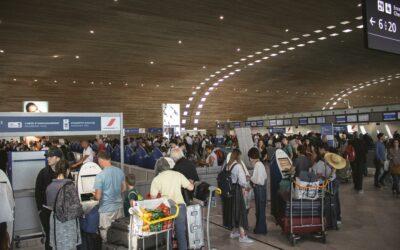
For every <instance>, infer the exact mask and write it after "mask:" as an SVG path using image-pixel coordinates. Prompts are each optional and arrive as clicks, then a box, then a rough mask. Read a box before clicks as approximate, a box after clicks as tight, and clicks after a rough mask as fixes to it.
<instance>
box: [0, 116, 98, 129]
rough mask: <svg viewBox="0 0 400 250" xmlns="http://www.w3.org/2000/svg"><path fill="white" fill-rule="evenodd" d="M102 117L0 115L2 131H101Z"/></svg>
mask: <svg viewBox="0 0 400 250" xmlns="http://www.w3.org/2000/svg"><path fill="white" fill-rule="evenodd" d="M101 127H102V126H101V117H79V116H70V117H69V116H43V117H41V116H0V133H24V132H68V131H101Z"/></svg>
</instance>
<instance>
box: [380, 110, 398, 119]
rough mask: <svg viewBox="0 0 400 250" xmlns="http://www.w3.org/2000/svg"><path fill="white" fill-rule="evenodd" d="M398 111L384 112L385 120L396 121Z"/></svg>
mask: <svg viewBox="0 0 400 250" xmlns="http://www.w3.org/2000/svg"><path fill="white" fill-rule="evenodd" d="M397 116H398V115H397V113H396V112H386V113H383V120H384V121H395V120H397Z"/></svg>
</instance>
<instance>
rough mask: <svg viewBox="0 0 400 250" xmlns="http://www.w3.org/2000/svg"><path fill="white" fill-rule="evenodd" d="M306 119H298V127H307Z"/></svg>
mask: <svg viewBox="0 0 400 250" xmlns="http://www.w3.org/2000/svg"><path fill="white" fill-rule="evenodd" d="M307 121H308V120H307V118H299V125H307Z"/></svg>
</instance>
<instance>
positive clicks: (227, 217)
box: [218, 148, 253, 243]
mask: <svg viewBox="0 0 400 250" xmlns="http://www.w3.org/2000/svg"><path fill="white" fill-rule="evenodd" d="M240 157H241V152H240V150H239V149H237V148H235V149H233V150H232V153H231V155H230V158H229V161H228V163H227V164H226V165H225V167H224V169H223V170H222V172H223V174H221V175H219V181H218V182H219V186H220V187H222V188H221V189H222V194H223V199H224V200H223V220H224V226H227V227H228V228H230V229H231V230H232V232H231V234H230V238H231V239H235V238H239V242H240V243H252V242H253V240H251V239H249V238H248V237H247V234H246V230H248V218H247V210H246V204H245V200H244V196H243V193H244V192H245V188H246V186H247V180H246V172H245V170H244V169H243V168H244V167H245V166H243V165H242V164H241V160H240ZM222 176H224V177H225V178H221V177H222Z"/></svg>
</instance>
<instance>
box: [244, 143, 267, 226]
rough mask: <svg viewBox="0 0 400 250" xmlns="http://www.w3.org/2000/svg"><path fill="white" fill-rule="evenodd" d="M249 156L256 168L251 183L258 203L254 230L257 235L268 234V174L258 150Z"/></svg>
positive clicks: (254, 149) (252, 150)
mask: <svg viewBox="0 0 400 250" xmlns="http://www.w3.org/2000/svg"><path fill="white" fill-rule="evenodd" d="M248 156H249V158H250V162H251V165H253V166H254V172H253V176H252V177H251V182H252V183H253V189H254V198H255V202H256V226H255V228H254V233H255V234H267V222H266V215H265V207H266V205H267V188H266V183H265V182H266V181H267V172H266V171H265V166H264V164H263V163H262V162H261V161H260V159H259V151H258V149H256V148H251V149H250V150H249V153H248Z"/></svg>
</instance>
